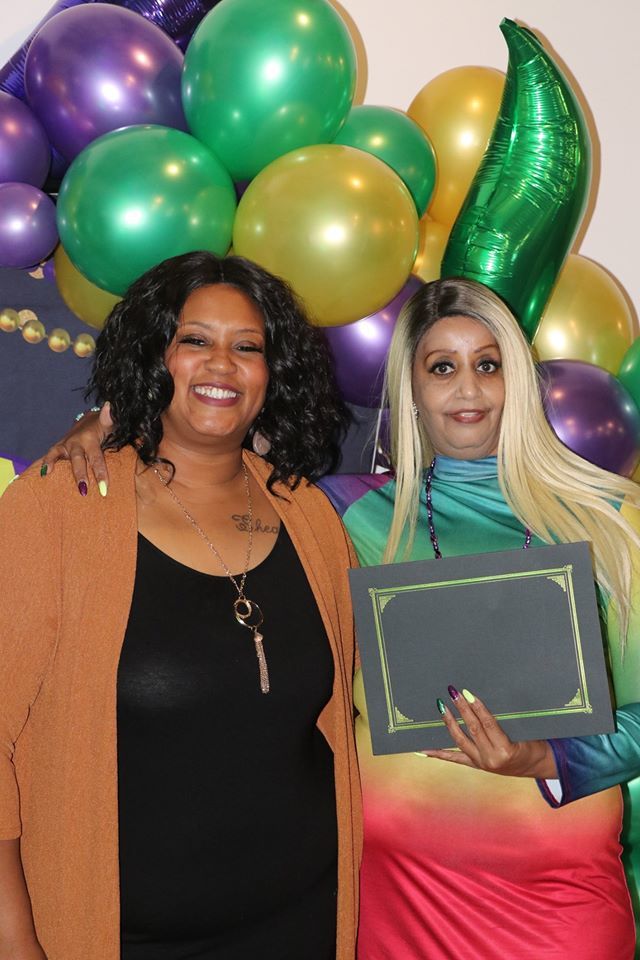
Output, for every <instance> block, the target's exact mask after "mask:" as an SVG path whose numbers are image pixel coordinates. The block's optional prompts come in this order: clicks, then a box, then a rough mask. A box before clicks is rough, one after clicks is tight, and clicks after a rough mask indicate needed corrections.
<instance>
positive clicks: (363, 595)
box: [349, 543, 614, 754]
mask: <svg viewBox="0 0 640 960" xmlns="http://www.w3.org/2000/svg"><path fill="white" fill-rule="evenodd" d="M349 577H350V582H351V592H352V596H353V603H354V611H355V619H356V631H357V636H358V643H359V646H360V653H361V658H362V671H363V679H364V685H365V695H366V701H367V711H368V715H369V725H370V729H371V738H372V744H373V752H374V754H382V753H404V752H407V751H412V750H422V749H428V748H434V747H450V746H453V743H452V740H451V737H450V735H449V733H448V731H447V729H446V727H445V726H444V724H443V722H442V718H441V717H440V715H439V713H438V710H437V707H436V698H437V697H441V698H442V699H443V700H445V702H446V701H447V686H448V684H453V685H454V686H455V687H457V688H458V689H459V690H462V689H464V688H467V689H468V690H471V691H472V692H473V693H475V694H477V695H478V696H479V697H481V698H482V700H483V701H484V703H485V704H486V705H487V707H488V708H489V709H490V710H491V711H492V712H493V713H494V714H495V715H496V717H497V718H498V720H499V721H500V723H501V724H502V726H503V728H504V729H505V731H506V732H507V733H508V735H509V736H510V737H511V739H512V740H535V739H548V738H549V737H570V736H581V735H585V734H591V733H609V732H611V731H613V730H614V723H613V715H612V709H611V698H610V693H609V683H608V677H607V670H606V666H605V657H604V650H603V643H602V631H601V627H600V621H599V617H598V608H597V602H596V594H595V588H594V582H593V571H592V566H591V559H590V556H589V549H588V546H587V544H586V543H563V544H558V545H556V546H548V547H535V548H531V549H529V550H505V551H500V552H496V553H484V554H478V555H475V556H468V557H452V558H450V559H448V558H445V559H442V560H426V561H417V562H412V563H397V564H388V565H384V566H379V567H366V568H364V569H360V570H351V571H349ZM454 714H455V710H454Z"/></svg>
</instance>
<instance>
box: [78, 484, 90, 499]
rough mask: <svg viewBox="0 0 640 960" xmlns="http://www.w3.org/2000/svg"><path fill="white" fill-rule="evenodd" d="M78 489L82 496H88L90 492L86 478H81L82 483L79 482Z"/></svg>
mask: <svg viewBox="0 0 640 960" xmlns="http://www.w3.org/2000/svg"><path fill="white" fill-rule="evenodd" d="M78 491H79V493H80V496H81V497H86V495H87V493H88V489H87V484H86V482H85V481H84V480H81V481H80V483H79V484H78Z"/></svg>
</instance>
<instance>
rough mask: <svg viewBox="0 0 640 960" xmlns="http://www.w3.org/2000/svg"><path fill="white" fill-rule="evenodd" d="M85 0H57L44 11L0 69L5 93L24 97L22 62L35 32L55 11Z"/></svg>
mask: <svg viewBox="0 0 640 960" xmlns="http://www.w3.org/2000/svg"><path fill="white" fill-rule="evenodd" d="M86 2H88V0H57V3H54V5H53V6H52V7H51V9H50V10H48V11H47V13H45V15H44V17H43V18H42V20H40V22H39V23H38V25H37V27H36V28H35V30H32V32H31V33H30V34H29V36H28V37H27V39H26V40H25V42H24V43H23V44H22V46H21V47H20V49H19V50H16V52H15V53H14V54H13V56H12V57H11V59H10V60H7V62H6V63H5V65H4V67H2V69H1V70H0V89H2V90H4V91H5V92H6V93H11V94H12V95H13V96H14V97H18V99H19V100H24V99H25V92H24V62H25V60H26V59H27V53H28V52H29V47H30V46H31V43H32V41H33V38H34V37H35V35H36V33H37V32H38V30H39V29H40V28H41V27H43V26H44V24H45V23H46V22H47V20H50V19H51V17H54V16H55V15H56V13H60V12H61V11H62V10H67V9H68V8H69V7H75V6H77V5H78V4H79V3H86ZM89 2H92V0H89Z"/></svg>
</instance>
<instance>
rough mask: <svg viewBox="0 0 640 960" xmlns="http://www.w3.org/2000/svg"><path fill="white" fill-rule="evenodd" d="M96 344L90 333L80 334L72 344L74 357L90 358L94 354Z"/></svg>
mask: <svg viewBox="0 0 640 960" xmlns="http://www.w3.org/2000/svg"><path fill="white" fill-rule="evenodd" d="M95 349H96V342H95V340H94V339H93V337H92V336H91V334H90V333H80V334H78V336H77V337H76V339H75V341H74V343H73V352H74V353H75V355H76V357H82V358H83V359H84V358H85V357H90V356H91V355H92V354H93V353H95Z"/></svg>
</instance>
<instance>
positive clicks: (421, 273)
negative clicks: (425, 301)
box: [411, 216, 449, 283]
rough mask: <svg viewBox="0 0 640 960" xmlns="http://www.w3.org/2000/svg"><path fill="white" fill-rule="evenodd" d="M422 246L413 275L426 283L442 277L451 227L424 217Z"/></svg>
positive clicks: (421, 223)
mask: <svg viewBox="0 0 640 960" xmlns="http://www.w3.org/2000/svg"><path fill="white" fill-rule="evenodd" d="M419 230H420V246H419V247H418V256H417V257H416V259H415V263H414V264H413V267H412V268H411V273H414V274H415V275H416V277H420V279H421V280H424V282H425V283H430V282H431V280H437V279H438V278H439V277H440V266H441V264H442V258H443V256H444V250H445V247H446V245H447V240H448V239H449V227H445V226H444V224H442V223H437V222H436V221H435V220H432V219H431V217H429V216H424V217H423V218H422V220H421V221H420V223H419Z"/></svg>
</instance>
